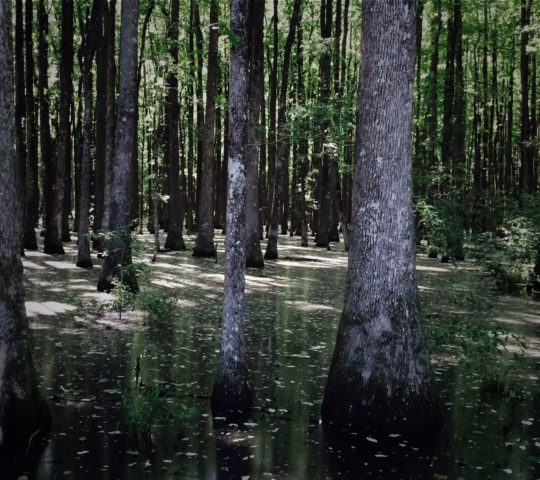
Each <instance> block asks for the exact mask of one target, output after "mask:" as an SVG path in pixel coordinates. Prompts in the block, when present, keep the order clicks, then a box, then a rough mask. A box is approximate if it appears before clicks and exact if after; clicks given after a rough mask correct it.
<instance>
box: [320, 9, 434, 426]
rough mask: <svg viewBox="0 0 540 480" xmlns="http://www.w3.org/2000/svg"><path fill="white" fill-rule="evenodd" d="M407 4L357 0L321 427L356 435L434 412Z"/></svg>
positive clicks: (426, 420)
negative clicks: (341, 242)
mask: <svg viewBox="0 0 540 480" xmlns="http://www.w3.org/2000/svg"><path fill="white" fill-rule="evenodd" d="M415 3H416V2H415V1H413V0H404V1H399V2H397V1H394V0H364V2H363V15H362V21H363V26H362V51H361V55H362V70H361V74H360V89H359V94H358V98H359V100H358V125H357V136H356V161H355V170H354V191H353V219H352V232H351V248H350V254H349V271H348V282H347V294H346V299H345V306H344V309H343V314H342V317H341V323H340V327H339V331H338V336H337V343H336V347H335V351H334V356H333V359H332V364H331V367H330V373H329V377H328V383H327V385H326V390H325V396H324V401H323V405H322V415H323V420H324V422H325V423H326V424H330V425H333V426H339V427H345V428H349V429H352V430H356V431H360V429H361V431H362V432H369V431H370V430H375V431H377V430H378V431H386V432H389V431H391V432H396V431H399V430H404V431H408V430H411V429H412V430H424V429H428V428H431V427H432V426H433V423H432V422H433V419H434V417H433V415H431V413H432V412H433V411H434V410H433V405H432V396H431V388H430V379H429V374H430V368H429V358H428V354H427V351H426V347H425V343H424V338H423V334H422V323H421V319H420V311H419V306H418V292H417V284H416V270H415V252H414V227H413V210H412V179H411V170H412V167H411V155H412V153H411V150H412V148H411V132H412V104H413V82H414V57H415V36H416V35H415V30H416V25H415Z"/></svg>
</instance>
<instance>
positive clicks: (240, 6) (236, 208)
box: [212, 0, 252, 416]
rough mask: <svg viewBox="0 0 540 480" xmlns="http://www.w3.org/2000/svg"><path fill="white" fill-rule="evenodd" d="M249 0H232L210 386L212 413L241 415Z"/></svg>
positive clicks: (247, 397)
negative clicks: (217, 342) (223, 207)
mask: <svg viewBox="0 0 540 480" xmlns="http://www.w3.org/2000/svg"><path fill="white" fill-rule="evenodd" d="M247 7H248V0H231V31H232V33H233V34H234V35H236V38H237V41H236V42H235V43H233V44H232V46H231V59H230V77H229V109H230V123H229V194H228V202H227V227H226V228H227V236H226V240H225V249H226V258H225V285H224V299H223V333H222V340H221V353H220V358H219V366H218V372H217V377H216V381H215V383H214V391H213V393H212V412H213V413H214V415H222V414H224V415H227V416H235V415H236V416H244V415H245V414H246V412H247V411H249V409H250V408H251V404H252V395H251V391H250V388H249V384H248V371H247V356H246V346H245V338H244V323H245V313H244V296H245V292H244V289H245V266H246V249H245V246H246V237H245V222H246V175H245V157H244V154H245V151H244V149H245V142H246V119H247V113H248V112H247V96H248V95H247V93H248V92H247V81H248V78H247V77H248V68H247V67H248V51H247V50H248V45H247V43H248V34H247V13H248V8H247Z"/></svg>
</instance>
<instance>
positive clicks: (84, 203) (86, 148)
mask: <svg viewBox="0 0 540 480" xmlns="http://www.w3.org/2000/svg"><path fill="white" fill-rule="evenodd" d="M98 3H99V0H98V1H96V0H94V1H93V2H92V10H91V13H90V21H89V22H88V25H87V27H86V31H85V41H84V56H83V59H84V60H83V65H82V68H83V71H82V82H83V97H84V122H83V145H82V156H81V159H80V169H81V174H80V178H79V181H80V186H79V204H78V207H79V215H78V218H79V228H78V235H79V239H78V251H77V267H81V268H91V267H92V260H91V258H90V243H89V241H88V228H89V223H90V222H89V220H90V218H89V216H90V170H91V165H90V164H91V159H90V145H91V142H92V116H93V103H94V99H93V95H92V89H93V81H92V65H93V60H94V54H95V51H96V44H97V38H96V36H97V34H98V29H99V24H98V22H99V21H100V20H101V18H100V15H99V13H100V12H99V8H98Z"/></svg>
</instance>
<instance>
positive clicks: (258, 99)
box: [245, 0, 264, 268]
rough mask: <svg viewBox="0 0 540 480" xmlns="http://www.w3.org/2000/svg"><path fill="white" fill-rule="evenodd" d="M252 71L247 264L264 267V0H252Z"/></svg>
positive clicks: (247, 160)
mask: <svg viewBox="0 0 540 480" xmlns="http://www.w3.org/2000/svg"><path fill="white" fill-rule="evenodd" d="M249 12H250V21H249V22H248V24H249V25H250V32H249V35H250V37H251V44H250V46H251V48H250V71H249V101H248V102H249V104H248V107H249V108H248V110H249V113H248V124H247V133H246V137H247V139H246V151H245V158H246V182H247V205H246V266H248V267H256V268H261V267H264V260H263V255H262V250H261V241H260V234H259V177H258V175H257V165H258V163H259V120H260V117H261V105H262V98H263V95H264V91H263V88H264V65H263V58H262V54H263V52H264V44H263V33H264V30H263V28H264V25H263V23H264V0H251V1H250V9H249Z"/></svg>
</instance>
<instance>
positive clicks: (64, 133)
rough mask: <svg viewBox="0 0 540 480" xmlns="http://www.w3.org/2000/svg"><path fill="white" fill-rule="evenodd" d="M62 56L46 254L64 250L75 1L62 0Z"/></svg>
mask: <svg viewBox="0 0 540 480" xmlns="http://www.w3.org/2000/svg"><path fill="white" fill-rule="evenodd" d="M60 50H61V55H60V100H59V108H58V117H59V120H58V140H57V155H56V174H55V180H54V186H53V192H54V198H53V202H52V205H51V222H50V225H47V226H46V227H47V228H46V230H45V244H44V251H45V253H51V254H55V253H64V247H63V245H62V233H63V231H62V228H63V222H64V213H65V212H64V209H65V200H64V196H65V195H68V194H69V193H66V192H67V188H66V178H67V176H68V172H66V166H67V165H71V140H70V139H71V135H70V128H71V122H70V107H71V97H72V91H73V86H72V80H71V73H72V70H73V2H72V1H69V0H62V22H61V49H60Z"/></svg>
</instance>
